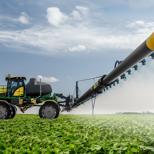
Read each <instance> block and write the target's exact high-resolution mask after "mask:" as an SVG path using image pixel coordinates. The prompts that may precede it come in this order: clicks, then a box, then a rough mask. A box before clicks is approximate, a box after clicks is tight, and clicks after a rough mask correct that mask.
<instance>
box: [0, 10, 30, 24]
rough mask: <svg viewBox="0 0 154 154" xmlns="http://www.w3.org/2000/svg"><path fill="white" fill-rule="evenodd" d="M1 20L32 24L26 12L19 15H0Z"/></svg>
mask: <svg viewBox="0 0 154 154" xmlns="http://www.w3.org/2000/svg"><path fill="white" fill-rule="evenodd" d="M0 20H2V21H7V22H13V23H20V24H24V25H27V24H30V17H29V15H28V14H27V13H26V12H21V14H20V16H19V17H11V16H0Z"/></svg>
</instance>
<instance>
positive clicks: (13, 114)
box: [9, 104, 17, 119]
mask: <svg viewBox="0 0 154 154" xmlns="http://www.w3.org/2000/svg"><path fill="white" fill-rule="evenodd" d="M9 105H10V110H11V114H10V117H9V118H10V119H12V118H14V117H15V115H16V111H17V109H16V107H15V106H14V105H12V104H9Z"/></svg>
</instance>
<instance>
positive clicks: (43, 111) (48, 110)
mask: <svg viewBox="0 0 154 154" xmlns="http://www.w3.org/2000/svg"><path fill="white" fill-rule="evenodd" d="M59 111H60V110H59V106H58V105H57V104H56V103H54V102H46V103H45V104H43V105H42V106H41V107H40V110H39V116H40V118H46V119H54V118H57V117H58V116H59Z"/></svg>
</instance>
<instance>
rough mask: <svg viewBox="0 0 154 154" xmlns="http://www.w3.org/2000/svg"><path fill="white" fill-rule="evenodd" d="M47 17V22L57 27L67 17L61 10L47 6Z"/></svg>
mask: <svg viewBox="0 0 154 154" xmlns="http://www.w3.org/2000/svg"><path fill="white" fill-rule="evenodd" d="M47 19H48V22H49V24H51V25H53V26H56V27H57V26H60V25H61V24H63V23H65V22H66V21H67V19H68V17H67V15H65V14H64V13H63V12H61V11H60V9H59V8H57V7H49V8H47Z"/></svg>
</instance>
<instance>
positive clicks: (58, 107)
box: [0, 33, 154, 119]
mask: <svg viewBox="0 0 154 154" xmlns="http://www.w3.org/2000/svg"><path fill="white" fill-rule="evenodd" d="M153 50H154V33H152V34H151V35H150V36H149V37H148V38H147V39H146V40H145V41H144V42H143V43H142V44H141V45H140V46H139V47H137V48H136V49H135V50H134V51H133V52H132V53H131V54H130V55H129V56H128V57H126V58H125V59H124V60H123V61H117V62H116V63H115V68H114V69H113V70H112V71H111V72H110V73H109V74H107V75H102V76H100V77H99V79H98V81H97V82H96V83H95V84H94V85H92V87H91V88H89V89H88V90H87V91H86V92H85V93H84V94H83V95H81V96H80V97H79V87H78V82H79V81H76V96H75V97H73V96H70V95H69V96H64V95H63V94H57V93H53V94H52V88H51V85H49V84H47V83H44V82H41V81H40V82H39V81H37V80H36V79H35V78H31V79H30V80H29V82H28V83H27V84H26V83H25V80H26V78H25V77H16V76H15V77H13V76H11V75H8V76H7V77H6V81H7V85H6V86H0V119H9V118H13V117H14V116H15V115H16V110H17V109H16V107H19V109H20V110H21V111H22V112H24V111H25V110H27V109H28V108H30V107H32V106H39V107H40V108H39V116H40V117H41V118H48V119H53V118H57V117H58V116H59V113H60V112H61V111H70V110H72V109H73V108H76V107H78V106H79V105H81V104H83V103H85V102H86V101H88V100H90V99H92V100H95V98H96V97H97V95H99V94H102V93H103V92H105V91H106V90H108V89H109V88H110V87H112V86H114V85H115V84H117V83H119V80H120V79H125V78H126V75H127V74H128V75H129V74H131V71H132V69H134V70H137V69H138V63H141V64H142V65H145V64H146V59H145V57H146V56H151V58H152V59H154V53H153V52H152V51H153ZM94 103H95V101H93V108H94Z"/></svg>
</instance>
